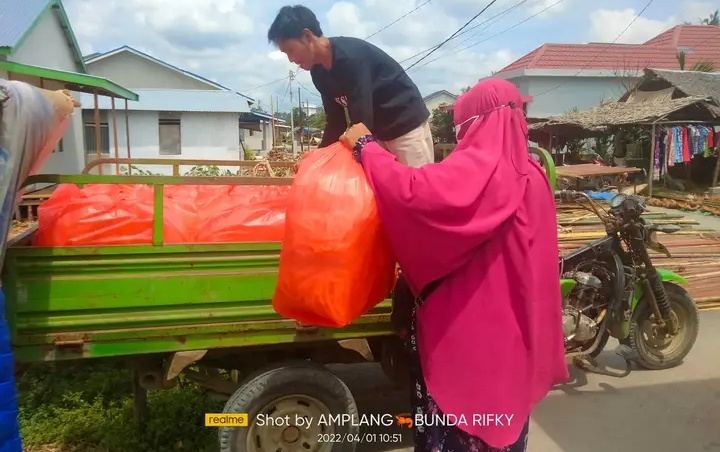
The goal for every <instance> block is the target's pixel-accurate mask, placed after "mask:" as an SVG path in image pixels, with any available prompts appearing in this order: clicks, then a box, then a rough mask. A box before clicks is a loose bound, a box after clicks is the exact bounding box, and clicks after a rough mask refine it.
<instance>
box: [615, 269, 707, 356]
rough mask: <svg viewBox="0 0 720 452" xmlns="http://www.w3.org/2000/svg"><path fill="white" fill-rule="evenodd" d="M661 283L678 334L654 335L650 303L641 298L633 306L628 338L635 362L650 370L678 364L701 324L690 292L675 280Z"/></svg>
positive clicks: (693, 343) (688, 348) (686, 352)
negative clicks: (659, 336) (668, 337)
mask: <svg viewBox="0 0 720 452" xmlns="http://www.w3.org/2000/svg"><path fill="white" fill-rule="evenodd" d="M664 286H665V291H666V293H667V296H668V300H669V301H670V310H671V311H672V313H673V315H674V316H675V318H676V319H677V321H678V322H679V324H680V329H679V330H678V332H677V334H676V335H675V336H674V337H673V338H672V339H670V340H667V339H663V338H658V337H654V336H653V332H652V327H651V325H652V321H651V320H650V317H651V316H652V315H653V312H652V311H653V310H652V307H651V306H650V303H649V302H647V301H646V300H641V302H640V304H639V305H638V306H637V308H636V309H635V313H634V314H635V315H634V316H633V321H632V324H631V325H630V335H629V336H628V338H627V342H629V344H630V347H632V349H633V352H634V354H635V355H636V357H637V358H636V361H637V363H638V364H639V365H640V366H642V367H644V368H646V369H649V370H661V369H669V368H671V367H675V366H677V365H679V364H680V363H681V362H682V360H683V359H684V358H685V356H687V354H688V353H690V350H691V349H692V348H693V345H695V340H696V339H697V336H698V330H699V328H700V318H699V317H700V316H699V312H698V308H697V306H696V305H695V301H694V300H693V299H692V297H691V296H690V294H689V293H688V292H687V291H686V290H685V289H683V288H682V287H680V286H678V285H676V284H672V283H667V282H666V283H664Z"/></svg>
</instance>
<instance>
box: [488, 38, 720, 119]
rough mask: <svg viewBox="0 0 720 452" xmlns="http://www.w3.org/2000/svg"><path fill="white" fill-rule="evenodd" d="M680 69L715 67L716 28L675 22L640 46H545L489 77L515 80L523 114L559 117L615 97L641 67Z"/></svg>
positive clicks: (718, 63)
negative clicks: (524, 100) (702, 65)
mask: <svg viewBox="0 0 720 452" xmlns="http://www.w3.org/2000/svg"><path fill="white" fill-rule="evenodd" d="M678 52H683V53H684V54H685V66H684V69H685V70H690V69H691V68H692V67H693V66H694V65H695V64H698V63H704V62H707V63H711V64H713V65H714V68H715V70H717V71H720V27H717V26H713V25H678V26H675V27H673V28H671V29H669V30H667V31H665V32H663V33H661V34H659V35H658V36H655V37H654V38H652V39H650V40H649V41H647V42H644V43H642V44H608V43H595V42H591V43H588V44H544V45H542V46H540V47H538V48H537V49H535V50H533V51H532V52H530V53H528V54H527V55H525V56H523V57H522V58H520V59H518V60H517V61H515V62H513V63H511V64H509V65H507V66H506V67H504V68H502V69H501V70H500V71H498V72H496V73H495V74H493V75H492V77H499V78H503V79H505V80H508V81H510V82H512V83H513V84H515V86H517V87H518V89H519V90H520V93H521V94H523V95H524V96H529V97H532V101H531V102H530V103H529V104H528V105H527V116H528V118H546V117H549V116H559V115H562V114H564V113H566V112H568V111H570V110H572V109H573V108H577V109H578V110H579V111H583V110H588V109H590V108H594V107H597V106H599V105H600V104H601V103H603V102H606V101H612V100H617V99H619V98H620V97H621V96H622V95H623V94H625V92H626V91H627V90H628V89H629V88H630V87H632V86H633V84H634V83H635V82H636V81H638V79H639V78H640V77H642V75H643V70H644V69H646V68H653V69H675V70H679V69H683V68H681V65H680V62H679V60H678V57H677V55H678Z"/></svg>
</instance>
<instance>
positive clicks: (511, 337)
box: [362, 80, 568, 448]
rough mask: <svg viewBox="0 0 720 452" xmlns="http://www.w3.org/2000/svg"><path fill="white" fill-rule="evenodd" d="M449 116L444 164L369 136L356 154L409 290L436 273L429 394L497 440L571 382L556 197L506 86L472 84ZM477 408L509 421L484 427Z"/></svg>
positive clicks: (427, 354) (516, 431)
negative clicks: (404, 156)
mask: <svg viewBox="0 0 720 452" xmlns="http://www.w3.org/2000/svg"><path fill="white" fill-rule="evenodd" d="M475 115H479V117H478V118H476V119H473V120H470V121H467V122H466V120H468V119H469V118H472V117H473V116H475ZM463 123H464V124H463ZM455 124H463V126H462V127H461V129H460V137H461V141H460V143H459V144H458V146H457V148H456V149H455V150H454V151H453V152H452V153H451V154H450V155H449V156H448V157H447V158H446V159H445V160H444V161H443V162H440V163H434V164H429V165H425V166H424V167H422V168H411V167H407V166H404V165H402V164H400V163H398V162H397V159H396V158H395V157H394V156H393V155H392V154H390V153H388V152H387V151H386V150H384V149H383V148H382V147H380V146H378V145H376V144H374V143H371V144H369V145H367V146H365V148H364V150H363V155H362V161H363V167H364V168H365V173H366V175H367V177H368V180H369V181H370V184H371V186H372V187H373V190H374V192H375V195H376V199H377V203H378V209H379V213H380V215H381V217H382V219H383V223H384V225H385V228H386V231H387V234H388V238H389V240H390V242H391V244H392V246H393V249H394V251H395V253H396V255H397V258H398V262H399V264H400V266H401V268H402V270H403V272H404V275H405V277H406V278H407V281H408V284H409V286H410V288H411V289H412V290H413V292H414V293H415V294H416V295H417V294H419V293H420V292H421V291H422V289H423V288H424V287H426V286H427V285H428V284H430V283H431V282H433V281H435V280H437V279H439V278H444V279H443V281H442V282H441V283H440V285H439V286H438V287H437V288H436V289H435V291H434V292H433V293H432V294H431V295H430V296H429V297H428V298H427V300H425V303H424V305H423V306H422V307H421V308H419V309H418V311H417V316H418V317H417V325H418V345H419V352H420V358H421V362H422V369H423V373H424V377H425V382H426V384H427V388H428V391H429V393H430V394H431V395H432V397H433V398H434V399H435V401H436V403H437V404H438V406H439V408H440V409H441V410H442V411H443V412H444V413H445V414H452V415H455V416H457V417H458V418H459V419H463V418H464V419H465V420H466V421H467V424H466V425H465V424H462V423H460V424H458V427H459V428H462V429H464V430H466V431H467V432H469V433H470V434H472V435H475V436H478V437H480V438H481V439H483V441H485V442H486V443H487V444H489V445H490V446H492V447H497V448H500V447H505V446H508V445H510V444H512V443H514V442H515V441H516V440H517V439H518V437H519V435H520V433H521V430H522V428H523V427H524V424H525V422H526V421H527V419H528V417H529V416H530V413H531V411H532V409H533V407H534V405H535V404H536V403H537V402H539V401H540V400H542V398H543V397H545V395H546V394H547V392H548V391H549V390H550V388H551V387H552V385H553V384H555V383H558V382H561V381H564V380H567V379H568V371H567V365H566V364H565V355H564V348H563V334H562V327H561V297H560V284H559V266H558V243H557V226H556V216H555V202H554V198H553V194H552V190H551V188H550V185H549V183H548V181H547V179H546V177H545V173H544V171H543V169H542V168H541V167H540V166H539V165H538V164H537V163H536V162H535V161H534V160H533V159H532V158H531V157H530V155H529V154H528V145H527V123H526V121H525V117H524V114H523V112H522V99H521V97H520V94H519V93H518V91H517V89H516V88H515V87H514V86H513V85H512V84H510V83H509V82H506V81H504V80H487V81H483V82H481V83H478V84H477V85H476V86H475V87H474V88H472V89H471V90H470V91H469V92H467V93H466V94H464V95H462V96H461V97H460V98H459V99H458V101H457V103H456V105H455ZM485 414H493V415H507V416H512V421H510V422H509V425H507V424H508V423H507V422H505V424H506V425H504V426H501V425H497V424H495V423H492V424H491V425H486V424H483V422H481V420H482V419H484V418H481V417H477V416H478V415H485ZM461 416H462V417H461ZM474 416H476V417H474ZM503 419H505V418H503ZM474 420H475V421H474Z"/></svg>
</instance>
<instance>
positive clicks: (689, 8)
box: [680, 2, 717, 24]
mask: <svg viewBox="0 0 720 452" xmlns="http://www.w3.org/2000/svg"><path fill="white" fill-rule="evenodd" d="M716 9H717V7H716V6H715V5H713V4H712V3H711V2H685V4H684V9H683V11H682V13H681V14H680V18H681V20H682V21H684V22H690V23H692V24H698V23H700V21H701V20H702V19H707V18H708V17H709V16H710V14H712V13H713V11H715V10H716Z"/></svg>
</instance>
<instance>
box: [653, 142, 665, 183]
mask: <svg viewBox="0 0 720 452" xmlns="http://www.w3.org/2000/svg"><path fill="white" fill-rule="evenodd" d="M653 145H654V147H655V158H654V162H653V180H660V173H661V172H662V162H663V160H664V159H663V158H662V154H663V152H662V151H663V146H662V135H661V134H655V143H653Z"/></svg>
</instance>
